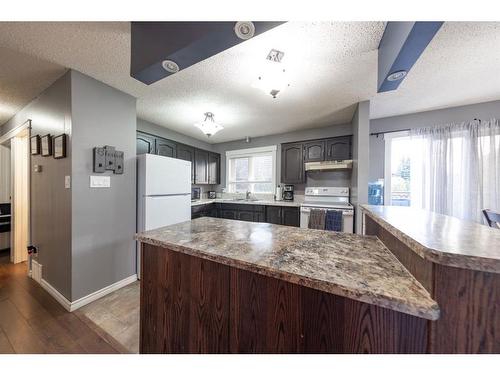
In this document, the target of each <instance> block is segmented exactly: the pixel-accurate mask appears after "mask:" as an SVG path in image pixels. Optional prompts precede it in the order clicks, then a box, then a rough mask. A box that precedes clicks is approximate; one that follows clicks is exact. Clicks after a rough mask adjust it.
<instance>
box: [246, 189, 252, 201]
mask: <svg viewBox="0 0 500 375" xmlns="http://www.w3.org/2000/svg"><path fill="white" fill-rule="evenodd" d="M251 195H252V193H250V192H249V191H248V190H247V192H246V197H245V199H246V200H249V199H250V198H251Z"/></svg>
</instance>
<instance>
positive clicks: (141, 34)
mask: <svg viewBox="0 0 500 375" xmlns="http://www.w3.org/2000/svg"><path fill="white" fill-rule="evenodd" d="M282 23H284V22H250V23H248V24H250V25H249V26H250V28H252V27H254V28H255V29H254V33H253V35H254V36H256V35H259V34H262V33H263V32H266V31H268V30H270V29H272V28H274V27H276V26H278V25H281V24H282ZM235 26H236V22H132V23H131V60H130V75H131V76H132V77H133V78H135V79H137V80H139V81H141V82H143V83H145V84H147V85H150V84H152V83H154V82H156V81H159V80H160V79H163V78H165V77H167V76H169V75H171V74H175V72H169V71H168V70H166V69H165V67H164V65H165V64H166V63H165V64H163V62H164V61H165V60H169V61H172V62H174V63H175V64H171V65H169V66H170V67H172V68H174V69H175V70H176V69H178V70H182V69H186V68H188V67H190V66H191V65H194V64H196V63H198V62H200V61H202V60H205V59H207V58H209V57H211V56H214V55H216V54H218V53H220V52H222V51H224V50H226V49H228V48H231V47H233V46H235V45H237V44H239V43H241V42H244V41H245V40H246V39H242V38H241V37H239V36H238V35H237V34H236V32H235ZM247 26H248V25H247ZM248 30H249V29H248V28H246V29H245V30H244V31H248Z"/></svg>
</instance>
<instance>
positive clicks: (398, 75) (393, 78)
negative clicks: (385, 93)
mask: <svg viewBox="0 0 500 375" xmlns="http://www.w3.org/2000/svg"><path fill="white" fill-rule="evenodd" d="M407 73H408V72H407V71H406V70H398V71H397V72H394V73H391V74H389V75H388V76H387V80H388V81H391V82H392V81H399V80H400V79H403V78H404V77H405V76H406V74H407Z"/></svg>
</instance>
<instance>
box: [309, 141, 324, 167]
mask: <svg viewBox="0 0 500 375" xmlns="http://www.w3.org/2000/svg"><path fill="white" fill-rule="evenodd" d="M324 160H325V141H312V142H306V143H304V161H305V162H309V161H324Z"/></svg>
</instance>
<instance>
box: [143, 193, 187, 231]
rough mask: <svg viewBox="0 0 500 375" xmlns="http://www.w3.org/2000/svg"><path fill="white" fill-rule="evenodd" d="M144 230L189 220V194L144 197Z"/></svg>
mask: <svg viewBox="0 0 500 375" xmlns="http://www.w3.org/2000/svg"><path fill="white" fill-rule="evenodd" d="M144 199H145V217H144V219H145V222H144V224H145V230H151V229H156V228H160V227H165V226H167V225H172V224H177V223H182V222H183V221H188V220H191V194H185V195H169V196H156V197H146V198H144Z"/></svg>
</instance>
